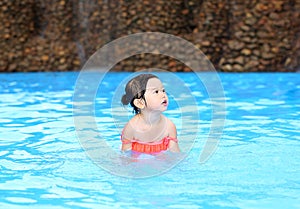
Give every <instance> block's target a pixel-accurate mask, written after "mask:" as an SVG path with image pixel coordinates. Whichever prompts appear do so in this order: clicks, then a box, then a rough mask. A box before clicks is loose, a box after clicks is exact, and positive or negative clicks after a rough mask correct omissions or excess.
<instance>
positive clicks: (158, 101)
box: [121, 74, 180, 154]
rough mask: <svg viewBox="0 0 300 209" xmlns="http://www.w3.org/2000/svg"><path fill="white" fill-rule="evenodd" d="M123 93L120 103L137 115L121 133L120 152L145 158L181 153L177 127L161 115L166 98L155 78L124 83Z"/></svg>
mask: <svg viewBox="0 0 300 209" xmlns="http://www.w3.org/2000/svg"><path fill="white" fill-rule="evenodd" d="M125 92H126V94H124V95H123V97H122V103H123V105H128V104H130V105H131V106H132V107H133V110H134V112H135V113H136V115H135V116H134V117H133V118H132V119H130V120H129V122H128V123H127V124H126V125H125V127H124V129H123V132H122V136H121V140H122V151H127V150H132V151H136V152H140V153H148V154H151V153H158V152H160V151H163V150H170V151H172V152H180V150H179V146H178V141H177V131H176V127H175V125H174V123H173V122H172V121H171V120H169V119H168V118H167V117H165V116H164V115H163V114H162V112H164V111H165V110H166V109H167V107H168V97H167V94H166V91H165V89H164V86H163V84H162V82H161V81H160V80H159V79H158V77H157V76H155V75H152V74H141V75H138V76H136V77H134V78H133V79H131V80H130V81H129V82H128V83H127V85H126V87H125Z"/></svg>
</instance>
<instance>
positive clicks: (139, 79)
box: [121, 74, 158, 114]
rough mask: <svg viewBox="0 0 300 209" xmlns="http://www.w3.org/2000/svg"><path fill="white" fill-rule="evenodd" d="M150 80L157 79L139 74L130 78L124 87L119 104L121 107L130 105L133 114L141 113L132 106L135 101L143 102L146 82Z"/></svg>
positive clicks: (149, 75)
mask: <svg viewBox="0 0 300 209" xmlns="http://www.w3.org/2000/svg"><path fill="white" fill-rule="evenodd" d="M151 78H158V77H157V76H155V75H153V74H141V75H138V76H136V77H134V78H132V79H131V80H130V81H129V82H128V83H127V84H126V87H125V94H124V95H123V96H122V99H121V102H122V104H123V105H128V104H130V105H131V106H132V107H133V111H134V112H135V114H138V113H140V112H141V110H140V109H139V108H138V107H136V106H135V105H134V104H133V101H134V100H135V99H141V98H142V99H143V100H145V97H144V95H145V92H146V86H147V83H148V80H149V79H151Z"/></svg>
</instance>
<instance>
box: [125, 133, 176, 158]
mask: <svg viewBox="0 0 300 209" xmlns="http://www.w3.org/2000/svg"><path fill="white" fill-rule="evenodd" d="M121 140H122V143H123V144H130V143H131V150H132V151H136V152H141V153H148V154H150V153H157V152H160V151H164V150H167V149H168V147H169V143H170V141H171V140H172V141H174V142H178V140H177V139H175V138H172V137H170V136H166V137H164V138H163V139H162V140H160V141H158V142H151V143H149V142H141V141H138V140H129V139H123V136H121Z"/></svg>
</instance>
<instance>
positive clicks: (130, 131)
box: [122, 116, 137, 139]
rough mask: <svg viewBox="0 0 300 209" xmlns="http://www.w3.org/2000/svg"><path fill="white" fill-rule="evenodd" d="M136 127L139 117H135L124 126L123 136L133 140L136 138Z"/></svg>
mask: <svg viewBox="0 0 300 209" xmlns="http://www.w3.org/2000/svg"><path fill="white" fill-rule="evenodd" d="M136 125H137V117H136V116H134V117H133V118H131V119H130V120H129V121H128V122H127V123H126V125H125V126H124V129H123V131H122V136H123V137H125V138H126V139H132V138H133V136H134V132H135V130H136Z"/></svg>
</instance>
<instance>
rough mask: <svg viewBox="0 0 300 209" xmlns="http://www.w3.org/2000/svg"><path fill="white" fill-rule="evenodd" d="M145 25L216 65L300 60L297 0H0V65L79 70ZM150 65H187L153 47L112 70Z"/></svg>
mask: <svg viewBox="0 0 300 209" xmlns="http://www.w3.org/2000/svg"><path fill="white" fill-rule="evenodd" d="M146 31H158V32H164V33H169V34H172V35H176V36H180V37H182V38H185V39H187V40H189V41H190V42H192V43H194V44H195V45H196V46H197V47H198V48H199V49H200V50H202V51H203V52H204V53H205V54H206V55H207V57H208V58H209V59H210V60H211V62H212V63H213V64H214V66H215V68H216V69H217V70H220V71H227V72H250V71H251V72H254V71H280V72H285V71H297V70H299V68H300V0H272V1H270V0H231V1H224V0H172V1H167V0H152V1H150V0H51V1H48V0H14V1H11V0H1V1H0V72H15V71H66V70H80V68H81V67H82V66H83V64H84V63H85V61H86V60H87V59H88V58H89V56H91V55H92V54H93V53H94V52H95V51H96V50H97V49H99V48H100V47H101V46H103V45H104V44H106V43H108V42H110V41H112V40H115V39H116V38H119V37H122V36H125V35H129V34H133V33H137V32H146ZM191 56H193V55H191ZM153 67H157V68H162V69H165V70H170V71H190V69H189V68H188V67H187V66H185V65H184V64H182V63H180V62H179V61H177V60H174V59H172V58H170V57H166V56H163V55H154V54H142V55H136V56H133V57H130V58H128V59H126V60H123V61H121V62H120V63H118V64H117V65H116V66H115V67H114V68H113V70H116V71H137V70H141V69H143V68H153ZM200 70H201V69H200ZM203 70H205V69H203Z"/></svg>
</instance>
